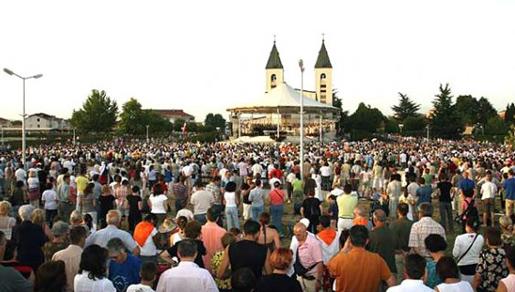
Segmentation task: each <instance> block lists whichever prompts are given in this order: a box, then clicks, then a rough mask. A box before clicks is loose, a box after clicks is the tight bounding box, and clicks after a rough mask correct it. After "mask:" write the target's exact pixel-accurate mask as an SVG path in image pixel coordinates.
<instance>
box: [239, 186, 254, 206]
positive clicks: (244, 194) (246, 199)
mask: <svg viewBox="0 0 515 292" xmlns="http://www.w3.org/2000/svg"><path fill="white" fill-rule="evenodd" d="M241 194H242V197H243V203H244V204H248V205H250V204H252V202H251V201H250V200H249V195H250V190H246V191H241Z"/></svg>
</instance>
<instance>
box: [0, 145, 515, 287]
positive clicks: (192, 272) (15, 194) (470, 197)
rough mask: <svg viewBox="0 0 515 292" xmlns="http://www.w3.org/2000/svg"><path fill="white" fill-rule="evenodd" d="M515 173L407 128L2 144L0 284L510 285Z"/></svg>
mask: <svg viewBox="0 0 515 292" xmlns="http://www.w3.org/2000/svg"><path fill="white" fill-rule="evenodd" d="M514 172H515V152H514V151H513V150H512V149H510V148H509V147H507V146H503V145H496V144H488V143H478V142H473V141H442V140H419V139H409V138H407V139H400V140H396V141H393V142H392V141H389V142H381V141H368V142H341V143H336V142H335V143H330V144H326V145H320V144H315V143H312V144H309V145H307V146H306V149H305V156H304V157H299V149H298V146H296V145H292V144H285V143H283V144H280V145H278V144H229V143H211V144H207V143H206V144H201V143H187V142H185V143H174V142H166V141H153V142H151V143H145V142H139V141H123V140H116V141H110V142H102V143H97V144H91V145H60V144H56V145H41V146H39V147H31V148H29V151H28V154H27V160H26V161H22V160H21V153H20V152H19V151H9V152H2V153H0V199H1V202H0V291H38V292H39V291H41V292H43V291H77V292H83V291H84V292H85V291H118V292H124V291H130V292H134V291H195V292H198V291H371V292H376V291H393V292H395V291H433V290H434V291H439V292H445V291H515V249H513V246H514V245H515V233H514V230H513V222H514V220H515V209H514V208H515V174H514ZM436 211H438V212H436ZM454 238H455V239H454ZM285 289H286V290H285Z"/></svg>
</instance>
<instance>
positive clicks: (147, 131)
mask: <svg viewBox="0 0 515 292" xmlns="http://www.w3.org/2000/svg"><path fill="white" fill-rule="evenodd" d="M148 127H149V125H147V143H148V142H149V141H150V140H149V139H148Z"/></svg>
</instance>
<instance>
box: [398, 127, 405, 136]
mask: <svg viewBox="0 0 515 292" xmlns="http://www.w3.org/2000/svg"><path fill="white" fill-rule="evenodd" d="M402 128H404V124H399V130H400V131H401V136H402Z"/></svg>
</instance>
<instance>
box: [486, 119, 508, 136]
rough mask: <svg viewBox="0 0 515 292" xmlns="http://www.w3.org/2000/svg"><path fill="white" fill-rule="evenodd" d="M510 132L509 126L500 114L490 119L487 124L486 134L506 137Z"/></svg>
mask: <svg viewBox="0 0 515 292" xmlns="http://www.w3.org/2000/svg"><path fill="white" fill-rule="evenodd" d="M507 133H508V127H507V126H506V124H505V123H504V121H503V120H502V119H501V117H499V116H497V115H496V116H493V117H491V118H489V119H488V121H487V122H486V125H485V135H490V136H501V137H504V135H506V134H507Z"/></svg>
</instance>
